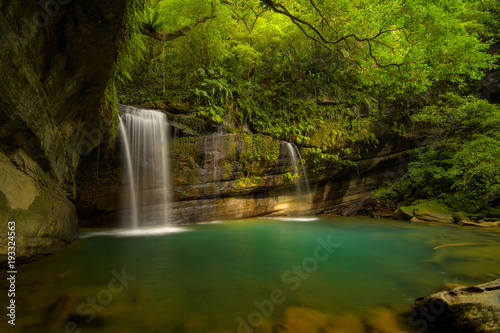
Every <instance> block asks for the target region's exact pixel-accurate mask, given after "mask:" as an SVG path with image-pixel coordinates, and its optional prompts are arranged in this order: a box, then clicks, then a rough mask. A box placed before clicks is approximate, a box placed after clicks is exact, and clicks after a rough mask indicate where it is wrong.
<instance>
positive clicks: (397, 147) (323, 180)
mask: <svg viewBox="0 0 500 333" xmlns="http://www.w3.org/2000/svg"><path fill="white" fill-rule="evenodd" d="M182 117H183V118H184V119H183V120H181V119H177V118H179V116H173V115H168V118H169V119H170V121H171V125H173V126H174V130H173V131H172V133H175V132H176V131H177V132H180V134H181V135H180V136H177V137H174V135H172V136H173V137H172V138H171V140H170V156H171V166H172V173H173V175H172V177H173V187H172V191H173V199H174V202H173V204H172V207H171V209H172V220H173V221H174V223H191V222H200V221H208V220H216V219H228V218H244V217H252V216H263V215H272V216H279V215H311V214H338V215H356V214H368V215H369V214H370V212H367V211H366V206H367V204H376V203H374V202H373V200H371V195H372V191H373V190H374V189H376V188H378V187H380V186H381V185H382V184H383V183H384V182H386V181H392V180H395V178H396V177H399V176H400V175H401V174H402V173H403V172H404V170H405V168H406V165H407V164H408V162H409V161H410V156H408V155H407V153H406V151H407V150H408V149H410V148H414V147H416V146H420V145H423V144H428V143H430V142H432V141H433V140H434V137H435V135H436V133H435V131H433V130H432V129H428V128H427V129H424V128H421V129H415V130H413V131H410V132H409V133H407V134H405V135H398V134H396V133H394V132H393V131H392V130H391V128H390V126H388V125H386V124H384V123H383V122H379V123H376V124H374V125H373V131H374V132H375V133H376V135H377V138H378V139H379V143H378V144H377V145H373V146H369V147H364V148H366V149H365V152H364V153H363V155H362V158H361V159H360V160H359V161H357V162H358V168H357V169H354V168H347V167H341V166H332V168H328V169H326V170H321V171H318V172H315V171H314V168H313V167H312V166H306V169H308V172H307V178H308V180H309V184H307V183H306V175H304V174H303V172H302V171H301V170H302V169H301V168H299V170H300V172H299V176H300V177H299V178H298V180H297V179H295V180H292V179H290V175H292V174H294V168H293V166H292V164H291V160H290V153H289V150H288V147H287V144H286V143H285V142H282V141H278V140H275V139H273V138H270V137H267V136H263V135H258V134H251V133H248V132H243V133H233V134H230V133H225V134H220V133H206V134H199V133H200V132H202V131H200V130H198V131H194V130H191V129H189V126H186V125H185V123H188V124H189V123H195V120H194V118H193V119H190V120H187V119H188V118H189V117H187V116H182ZM181 121H182V122H183V123H184V125H179V122H181ZM196 124H197V126H196V127H197V128H203V129H205V130H206V125H203V124H200V123H196ZM197 133H198V134H197ZM79 171H80V172H79V173H78V175H77V186H78V193H79V194H78V198H77V201H76V204H77V210H78V213H79V215H80V216H81V218H82V219H84V220H86V221H84V222H83V225H88V226H103V225H114V226H116V225H118V224H119V219H120V218H119V216H120V210H121V209H122V207H123V205H127V200H128V186H127V185H126V184H124V183H125V182H126V179H125V177H122V175H121V173H122V171H121V161H120V152H119V147H118V148H116V149H115V150H108V149H107V147H105V146H102V147H101V148H100V149H99V150H98V151H95V152H94V153H93V154H92V155H91V156H89V157H88V158H87V159H86V160H85V162H84V163H83V164H82V167H81V168H79ZM297 182H298V183H299V184H298V185H299V188H297ZM157 191H159V189H157V188H140V189H139V196H140V197H151V194H152V193H155V192H157ZM155 204H156V203H154V202H151V205H150V206H149V207H148V208H147V210H149V211H150V212H151V214H154V211H155V210H158V209H159V208H158V207H155V206H156V205H155Z"/></svg>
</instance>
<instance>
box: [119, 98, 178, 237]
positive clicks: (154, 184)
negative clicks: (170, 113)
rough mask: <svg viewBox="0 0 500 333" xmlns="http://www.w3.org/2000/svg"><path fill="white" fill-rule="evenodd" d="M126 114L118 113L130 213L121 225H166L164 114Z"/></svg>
mask: <svg viewBox="0 0 500 333" xmlns="http://www.w3.org/2000/svg"><path fill="white" fill-rule="evenodd" d="M127 111H128V112H124V113H122V114H121V116H120V127H119V129H120V137H121V140H122V149H123V153H124V170H126V173H127V181H128V183H129V184H128V185H129V188H130V194H129V196H130V198H129V207H128V208H129V209H130V214H128V216H126V217H125V219H124V220H125V221H124V223H125V225H126V226H127V227H129V228H133V229H136V228H138V227H139V226H140V225H145V224H156V225H167V224H168V223H169V221H170V217H169V203H170V171H169V162H168V127H169V126H168V123H167V119H166V117H165V114H163V113H161V112H158V111H154V110H144V109H134V108H130V109H129V110H127ZM152 211H154V212H155V214H152V213H151V212H152ZM152 216H154V218H152ZM152 219H154V221H152Z"/></svg>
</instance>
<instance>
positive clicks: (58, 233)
mask: <svg viewBox="0 0 500 333" xmlns="http://www.w3.org/2000/svg"><path fill="white" fill-rule="evenodd" d="M126 2H127V1H126V0H117V1H98V0H84V1H68V0H49V1H39V2H36V1H11V0H7V1H2V2H1V3H0V72H1V73H2V75H1V76H0V235H1V236H0V237H5V236H6V234H7V233H6V231H7V221H15V222H16V235H17V238H16V240H17V242H16V244H17V252H18V261H17V262H18V263H20V262H22V261H26V260H29V259H31V258H33V257H35V256H38V255H43V254H46V253H50V252H52V251H53V250H54V249H56V248H59V247H61V246H63V245H64V244H66V243H67V242H70V241H71V240H73V239H74V238H75V237H76V236H77V216H76V213H75V209H74V206H73V204H72V203H71V202H70V201H69V200H68V199H67V194H69V195H70V196H71V194H72V193H71V192H72V191H73V183H74V173H75V170H76V167H77V165H78V162H79V160H80V155H81V154H82V153H85V152H89V151H90V150H91V149H92V148H94V146H95V145H96V144H98V143H99V141H98V140H95V138H93V136H95V135H96V133H97V134H99V133H100V132H99V130H98V131H97V132H96V131H95V129H98V128H99V122H100V119H101V117H100V115H99V112H98V109H99V104H100V101H101V99H102V96H103V93H104V89H105V86H106V84H107V82H108V80H109V76H110V73H111V69H112V65H113V60H114V58H115V57H116V43H115V42H116V38H117V36H118V34H119V32H120V30H121V28H122V24H123V18H124V14H125V10H126ZM89 136H90V137H89ZM67 192H69V193H67ZM0 243H1V244H2V245H1V246H4V245H6V244H7V242H6V241H5V239H2V240H1V241H0ZM3 250H4V249H2V251H0V253H1V255H2V256H3V255H5V254H6V252H7V251H6V249H5V251H3ZM1 262H2V263H5V262H6V261H5V260H3V259H1Z"/></svg>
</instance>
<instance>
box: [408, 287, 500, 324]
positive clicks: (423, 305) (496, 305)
mask: <svg viewBox="0 0 500 333" xmlns="http://www.w3.org/2000/svg"><path fill="white" fill-rule="evenodd" d="M413 308H414V309H415V310H416V311H415V313H414V315H413V316H412V318H411V319H410V322H413V324H415V325H414V326H422V327H421V328H420V330H422V329H426V328H427V327H428V328H430V331H431V332H456V333H498V332H500V279H498V280H495V281H491V282H488V283H485V284H481V285H477V286H474V287H457V288H454V289H452V290H451V291H442V292H439V293H436V294H432V295H430V296H426V297H422V298H419V299H417V300H416V301H415V304H414V305H413ZM415 314H416V315H415ZM419 314H420V315H421V316H420V317H419ZM417 318H420V319H419V320H416V319H417ZM425 318H427V319H425Z"/></svg>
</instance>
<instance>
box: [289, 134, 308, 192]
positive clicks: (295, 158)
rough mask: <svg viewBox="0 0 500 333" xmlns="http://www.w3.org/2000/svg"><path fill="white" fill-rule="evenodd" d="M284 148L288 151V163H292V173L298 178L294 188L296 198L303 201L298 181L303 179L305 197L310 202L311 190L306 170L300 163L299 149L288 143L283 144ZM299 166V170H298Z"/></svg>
mask: <svg viewBox="0 0 500 333" xmlns="http://www.w3.org/2000/svg"><path fill="white" fill-rule="evenodd" d="M284 143H285V146H286V147H287V150H288V155H289V157H290V162H291V163H292V166H293V172H294V173H296V174H297V175H298V176H299V177H298V178H295V180H294V181H295V187H296V189H297V197H298V199H299V200H300V201H302V200H304V194H303V189H302V185H301V183H302V182H301V181H300V177H301V176H302V177H304V180H305V182H303V183H304V184H305V186H306V188H305V190H306V195H307V198H308V200H309V201H310V199H311V198H310V196H311V188H310V187H309V179H308V178H307V172H306V168H305V167H304V163H302V157H301V156H300V152H299V149H298V148H297V146H296V145H294V144H292V143H290V142H284ZM299 165H300V169H299ZM301 171H302V175H300V172H301Z"/></svg>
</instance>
